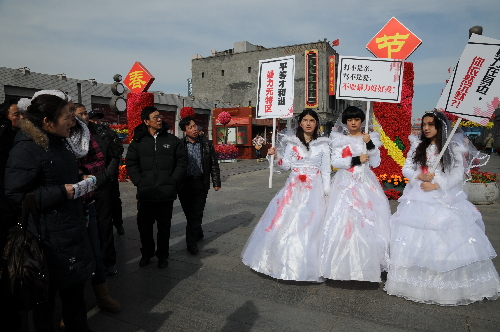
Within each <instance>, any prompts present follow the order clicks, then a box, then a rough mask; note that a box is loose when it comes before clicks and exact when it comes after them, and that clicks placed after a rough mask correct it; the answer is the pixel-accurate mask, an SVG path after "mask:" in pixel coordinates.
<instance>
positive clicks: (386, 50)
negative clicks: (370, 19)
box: [366, 17, 422, 60]
mask: <svg viewBox="0 0 500 332" xmlns="http://www.w3.org/2000/svg"><path fill="white" fill-rule="evenodd" d="M420 44H422V40H420V38H418V37H417V36H416V35H415V34H413V33H412V32H411V31H410V30H408V29H407V28H406V27H405V26H404V25H403V24H401V23H400V22H399V21H398V20H397V19H396V18H395V17H393V18H391V19H390V20H389V22H387V24H386V25H385V26H384V27H383V28H382V30H380V31H379V32H378V33H377V34H376V35H375V37H373V39H372V40H370V42H369V43H368V44H367V45H366V48H367V49H368V51H370V52H372V53H373V55H375V56H376V57H377V58H389V59H402V60H405V59H406V58H408V57H409V56H410V54H412V53H413V51H415V50H416V49H417V48H418V47H419V46H420Z"/></svg>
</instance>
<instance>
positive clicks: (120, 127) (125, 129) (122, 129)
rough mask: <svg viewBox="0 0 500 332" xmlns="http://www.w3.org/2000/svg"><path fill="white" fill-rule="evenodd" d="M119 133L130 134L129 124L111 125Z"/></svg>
mask: <svg viewBox="0 0 500 332" xmlns="http://www.w3.org/2000/svg"><path fill="white" fill-rule="evenodd" d="M109 128H110V129H113V130H114V131H115V132H116V133H117V134H128V126H127V125H126V124H116V125H109Z"/></svg>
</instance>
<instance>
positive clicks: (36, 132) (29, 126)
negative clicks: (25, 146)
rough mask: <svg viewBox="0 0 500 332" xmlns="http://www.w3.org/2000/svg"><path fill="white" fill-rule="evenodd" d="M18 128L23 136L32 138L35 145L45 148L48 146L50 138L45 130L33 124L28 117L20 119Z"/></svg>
mask: <svg viewBox="0 0 500 332" xmlns="http://www.w3.org/2000/svg"><path fill="white" fill-rule="evenodd" d="M20 128H21V132H22V133H23V134H24V136H26V137H27V138H29V139H31V140H33V142H35V144H36V145H38V146H41V147H42V148H44V149H45V150H47V149H48V148H49V142H50V140H49V136H48V135H47V132H46V131H44V130H42V129H40V128H38V127H37V126H35V124H34V123H33V122H31V121H30V120H28V119H22V120H20ZM18 136H19V135H18ZM17 140H19V139H17Z"/></svg>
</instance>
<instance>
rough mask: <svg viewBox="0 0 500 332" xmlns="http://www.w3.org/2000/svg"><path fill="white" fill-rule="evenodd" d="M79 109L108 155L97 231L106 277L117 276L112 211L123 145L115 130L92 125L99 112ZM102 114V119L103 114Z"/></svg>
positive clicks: (100, 180) (101, 180)
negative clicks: (113, 192) (112, 187)
mask: <svg viewBox="0 0 500 332" xmlns="http://www.w3.org/2000/svg"><path fill="white" fill-rule="evenodd" d="M75 107H76V111H75V112H76V116H77V117H78V118H79V119H80V120H82V121H83V122H84V123H85V124H86V125H87V127H88V128H89V132H90V134H91V135H92V138H93V139H94V140H95V141H96V142H97V145H98V146H99V149H100V150H101V152H102V153H103V154H104V159H105V164H104V166H105V169H104V172H102V173H100V174H98V175H97V189H96V190H95V191H94V196H93V197H94V199H95V208H96V210H97V227H98V229H99V242H100V247H101V252H102V260H103V263H104V267H105V270H106V274H108V275H114V274H116V273H117V270H116V267H115V265H116V250H115V242H114V238H113V219H112V209H111V206H112V205H111V201H112V197H111V183H112V181H114V180H116V181H118V178H117V177H118V166H119V165H120V161H121V155H122V154H123V145H122V142H121V141H120V140H119V139H118V135H116V133H115V132H114V131H113V130H111V129H109V128H108V127H106V126H104V125H98V124H96V123H93V122H90V121H89V120H90V118H91V117H96V116H99V115H96V112H94V111H91V112H89V113H87V110H86V108H85V106H83V105H82V104H77V103H76V104H75ZM98 114H101V115H102V113H98ZM122 228H123V226H122Z"/></svg>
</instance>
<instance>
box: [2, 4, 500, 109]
mask: <svg viewBox="0 0 500 332" xmlns="http://www.w3.org/2000/svg"><path fill="white" fill-rule="evenodd" d="M499 14H500V1H498V0H475V1H463V0H450V1H449V0H405V1H395V0H378V1H373V0H350V1H334V0H309V1H304V0H303V1H298V0H288V1H284V0H253V1H234V0H233V1H229V0H211V1H201V0H184V1H172V0H163V1H153V0H151V1H129V0H122V1H116V0H107V1H94V0H87V1H71V0H70V1H68V0H66V1H51V0H45V1H35V0H16V1H14V0H9V1H5V0H0V45H1V51H0V52H1V56H0V66H1V67H7V68H20V67H28V68H30V69H31V71H32V72H37V73H43V74H54V75H55V74H61V73H65V74H66V75H67V77H70V78H76V79H95V80H97V82H99V83H107V82H109V83H112V82H113V80H112V77H113V75H114V74H117V73H119V74H121V75H122V76H124V77H125V75H126V74H127V73H128V72H129V70H130V68H131V67H132V65H133V63H134V62H135V61H140V62H141V63H142V64H143V65H144V66H145V67H146V68H147V69H148V70H149V71H150V72H151V73H152V74H153V76H154V77H155V81H154V83H153V84H152V86H151V87H150V89H149V90H150V91H163V92H165V93H173V94H180V95H183V96H186V95H187V79H188V78H190V77H191V57H192V56H193V55H195V54H200V55H201V56H203V57H205V56H210V55H211V50H212V49H215V50H217V51H223V50H227V49H231V48H233V46H234V43H235V42H239V41H248V42H250V43H252V44H255V45H262V46H264V47H267V48H271V47H278V46H287V45H294V44H302V43H309V42H316V41H318V40H323V39H325V38H326V39H327V40H328V41H333V40H335V39H337V38H339V39H340V45H339V46H337V47H335V50H336V51H337V52H338V53H339V54H340V55H345V56H361V57H372V56H373V55H372V54H371V53H370V52H369V51H368V50H366V48H365V46H366V44H368V42H369V41H370V40H371V39H372V38H373V37H374V36H375V34H376V33H377V32H378V31H379V30H380V29H381V28H382V27H383V26H384V25H385V24H386V23H387V22H388V21H389V20H390V19H391V17H396V18H397V19H398V20H399V21H400V22H401V23H403V24H404V25H405V26H406V27H407V28H408V29H409V30H411V31H412V32H413V33H414V34H416V35H417V36H418V37H419V38H420V39H421V40H422V45H421V46H420V47H419V48H418V49H417V50H416V51H415V52H414V53H413V54H412V55H411V56H410V57H409V58H408V59H407V60H408V61H411V62H413V63H414V68H415V95H414V99H413V117H414V118H415V119H416V118H419V117H421V115H422V114H423V113H424V112H425V111H429V110H432V109H433V108H434V106H435V105H436V103H437V101H438V99H439V96H440V92H441V90H442V89H443V88H444V86H445V84H446V83H445V81H446V79H447V78H448V76H449V74H448V68H450V67H453V66H454V65H455V64H456V62H457V61H458V59H459V58H460V55H461V53H462V51H463V49H464V47H465V45H466V43H467V40H468V38H469V34H468V33H469V28H470V27H472V26H475V25H481V26H482V27H483V35H484V36H487V37H491V38H495V39H500V20H499V19H498V15H499Z"/></svg>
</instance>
